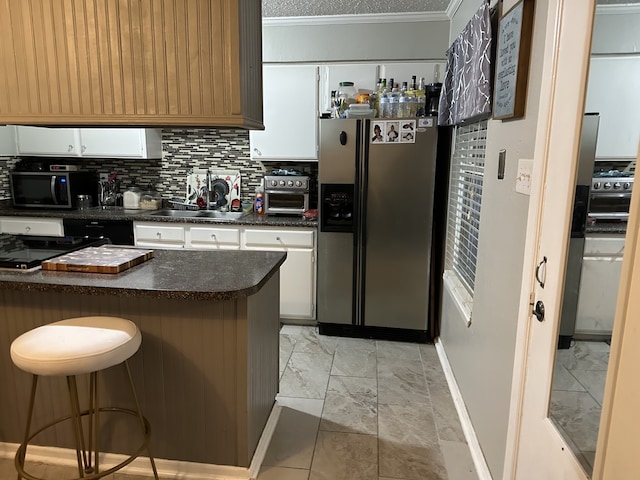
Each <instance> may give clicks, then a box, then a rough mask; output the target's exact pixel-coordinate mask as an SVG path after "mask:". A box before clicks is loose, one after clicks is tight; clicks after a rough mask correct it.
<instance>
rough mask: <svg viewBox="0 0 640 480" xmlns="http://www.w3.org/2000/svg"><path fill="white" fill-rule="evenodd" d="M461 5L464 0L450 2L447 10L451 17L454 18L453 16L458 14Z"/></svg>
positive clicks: (448, 15)
mask: <svg viewBox="0 0 640 480" xmlns="http://www.w3.org/2000/svg"><path fill="white" fill-rule="evenodd" d="M460 5H462V0H451V1H450V2H449V5H448V6H447V10H446V14H447V17H448V18H449V19H452V18H453V16H454V15H455V14H456V12H457V11H458V9H459V8H460Z"/></svg>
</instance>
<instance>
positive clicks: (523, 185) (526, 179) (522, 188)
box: [516, 158, 533, 195]
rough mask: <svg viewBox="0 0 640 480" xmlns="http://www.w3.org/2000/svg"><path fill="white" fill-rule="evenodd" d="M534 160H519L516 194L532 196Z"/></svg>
mask: <svg viewBox="0 0 640 480" xmlns="http://www.w3.org/2000/svg"><path fill="white" fill-rule="evenodd" d="M532 172H533V160H525V159H522V158H521V159H520V160H518V175H517V176H516V192H518V193H522V194H524V195H531V174H532Z"/></svg>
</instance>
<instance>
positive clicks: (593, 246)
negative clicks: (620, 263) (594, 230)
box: [584, 235, 625, 257]
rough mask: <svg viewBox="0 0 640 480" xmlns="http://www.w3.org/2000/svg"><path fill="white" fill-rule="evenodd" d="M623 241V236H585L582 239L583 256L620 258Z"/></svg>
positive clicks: (622, 250) (622, 251)
mask: <svg viewBox="0 0 640 480" xmlns="http://www.w3.org/2000/svg"><path fill="white" fill-rule="evenodd" d="M624 241H625V236H624V235H587V236H585V239H584V255H585V256H612V257H618V256H619V257H621V256H622V255H623V253H624Z"/></svg>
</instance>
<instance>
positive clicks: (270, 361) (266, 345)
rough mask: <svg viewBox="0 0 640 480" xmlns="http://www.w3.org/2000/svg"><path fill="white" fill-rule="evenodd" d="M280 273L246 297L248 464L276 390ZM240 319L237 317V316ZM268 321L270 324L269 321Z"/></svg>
mask: <svg viewBox="0 0 640 480" xmlns="http://www.w3.org/2000/svg"><path fill="white" fill-rule="evenodd" d="M279 298H280V272H278V273H276V274H275V275H274V276H273V277H271V278H270V279H269V281H268V283H267V284H266V285H265V286H264V287H263V288H262V290H260V291H259V292H258V293H257V294H256V295H253V296H251V297H249V299H248V300H249V301H248V302H247V304H246V306H247V312H246V317H247V319H248V327H249V328H248V332H247V339H248V341H246V342H245V344H246V345H247V346H248V348H247V368H248V371H247V377H248V382H247V385H250V386H252V389H251V390H249V391H248V392H247V405H248V414H247V428H248V430H247V445H246V451H245V454H246V455H247V458H248V459H249V460H250V459H251V458H252V457H253V454H254V452H255V450H256V447H257V445H258V441H259V440H260V436H261V435H262V431H263V430H264V427H265V425H266V422H267V420H268V418H269V415H270V413H271V410H272V408H273V405H274V403H275V398H276V395H277V394H278V386H279V371H280V370H279V363H280V354H279V352H280V349H279V345H280V336H279V331H280V315H279V312H280V302H279ZM239 316H240V315H239ZM269 319H272V321H269Z"/></svg>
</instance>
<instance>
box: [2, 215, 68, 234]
mask: <svg viewBox="0 0 640 480" xmlns="http://www.w3.org/2000/svg"><path fill="white" fill-rule="evenodd" d="M0 232H1V233H9V234H12V235H36V236H45V237H64V227H63V225H62V219H61V218H39V217H0Z"/></svg>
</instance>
